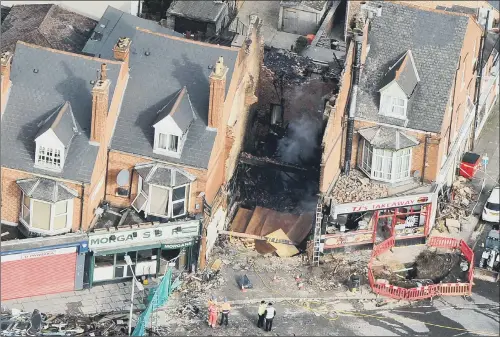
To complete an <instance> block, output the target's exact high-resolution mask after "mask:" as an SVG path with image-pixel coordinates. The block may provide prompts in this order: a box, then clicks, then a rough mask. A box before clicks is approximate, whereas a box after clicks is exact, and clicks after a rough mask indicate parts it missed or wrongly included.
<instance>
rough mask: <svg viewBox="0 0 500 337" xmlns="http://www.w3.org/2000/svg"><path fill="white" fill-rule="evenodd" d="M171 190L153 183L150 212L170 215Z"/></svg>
mask: <svg viewBox="0 0 500 337" xmlns="http://www.w3.org/2000/svg"><path fill="white" fill-rule="evenodd" d="M169 192H170V191H169V190H167V189H166V188H161V187H158V186H155V185H151V198H150V203H149V212H150V213H152V214H159V215H162V214H165V215H168V198H169V194H170V193H169Z"/></svg>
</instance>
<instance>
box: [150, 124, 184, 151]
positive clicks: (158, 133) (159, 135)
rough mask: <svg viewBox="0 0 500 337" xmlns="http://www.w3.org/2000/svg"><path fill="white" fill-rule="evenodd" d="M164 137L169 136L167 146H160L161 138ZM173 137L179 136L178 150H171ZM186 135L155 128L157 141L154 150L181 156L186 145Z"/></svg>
mask: <svg viewBox="0 0 500 337" xmlns="http://www.w3.org/2000/svg"><path fill="white" fill-rule="evenodd" d="M162 137H167V139H166V146H165V148H163V147H160V139H161V138H162ZM172 137H177V151H172V150H169V148H170V146H171V144H172ZM184 141H185V135H178V134H175V133H168V132H161V131H160V130H158V129H156V130H155V142H154V148H153V152H154V153H157V154H161V155H166V156H170V157H175V158H179V157H180V155H181V152H182V148H183V146H184Z"/></svg>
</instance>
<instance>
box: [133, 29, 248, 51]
mask: <svg viewBox="0 0 500 337" xmlns="http://www.w3.org/2000/svg"><path fill="white" fill-rule="evenodd" d="M135 29H136V30H138V31H140V32H143V33H146V34H151V35H156V36H161V37H166V38H168V39H172V40H177V41H182V42H185V43H191V44H197V45H200V46H204V47H211V48H217V49H224V50H232V51H239V50H240V48H237V47H226V46H220V45H214V44H211V43H208V42H201V41H195V40H190V39H186V38H184V37H177V36H172V35H167V34H164V33H158V32H153V31H152V30H149V29H145V28H141V27H135Z"/></svg>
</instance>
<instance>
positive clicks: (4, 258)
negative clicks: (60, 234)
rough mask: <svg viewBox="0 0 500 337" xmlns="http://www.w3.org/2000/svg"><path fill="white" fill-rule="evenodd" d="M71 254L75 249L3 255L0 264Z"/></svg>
mask: <svg viewBox="0 0 500 337" xmlns="http://www.w3.org/2000/svg"><path fill="white" fill-rule="evenodd" d="M71 253H76V247H68V248H60V249H50V250H40V251H36V252H29V253H21V254H12V255H3V256H2V263H3V262H7V261H19V260H28V259H36V258H42V257H47V256H54V255H62V254H71Z"/></svg>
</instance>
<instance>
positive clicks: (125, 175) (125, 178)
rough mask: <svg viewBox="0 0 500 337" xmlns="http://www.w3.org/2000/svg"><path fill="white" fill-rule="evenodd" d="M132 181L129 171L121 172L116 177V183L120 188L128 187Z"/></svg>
mask: <svg viewBox="0 0 500 337" xmlns="http://www.w3.org/2000/svg"><path fill="white" fill-rule="evenodd" d="M129 181H130V173H129V172H128V170H121V171H120V172H119V173H118V175H117V176H116V183H117V184H118V186H121V187H123V186H128V185H129Z"/></svg>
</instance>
